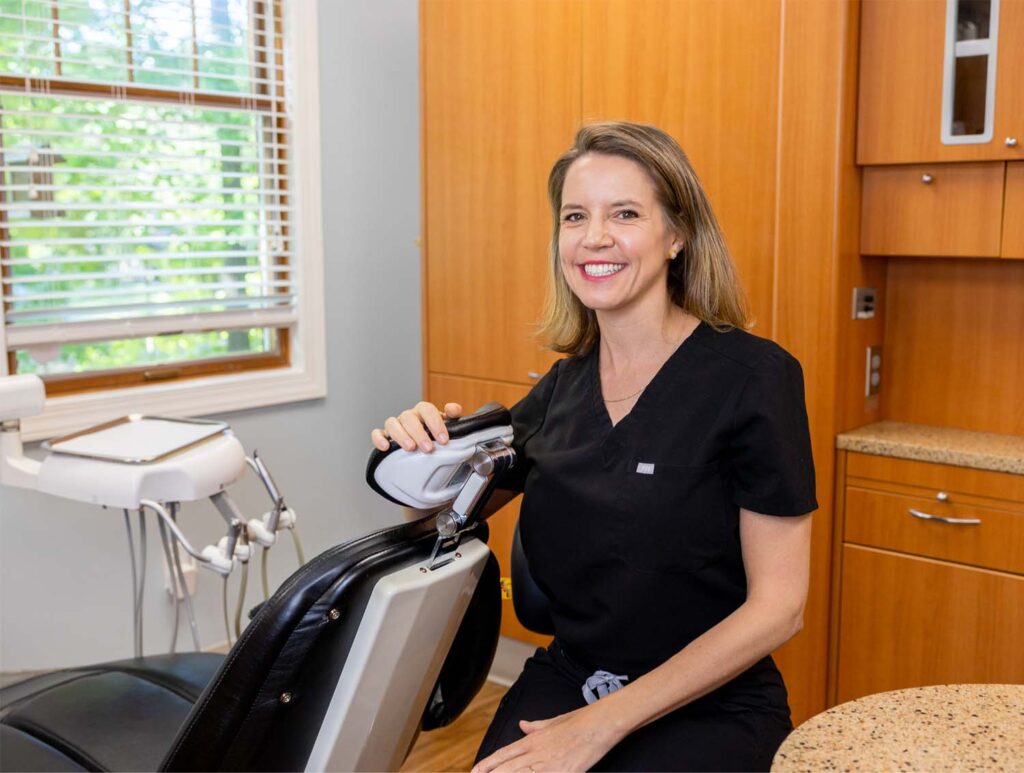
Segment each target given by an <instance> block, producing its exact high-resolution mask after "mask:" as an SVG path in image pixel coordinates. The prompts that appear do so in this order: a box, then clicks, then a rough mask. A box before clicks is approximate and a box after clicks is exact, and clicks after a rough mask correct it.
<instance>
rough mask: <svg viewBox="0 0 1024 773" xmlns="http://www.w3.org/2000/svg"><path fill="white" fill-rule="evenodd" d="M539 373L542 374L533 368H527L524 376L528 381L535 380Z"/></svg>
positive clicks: (539, 375)
mask: <svg viewBox="0 0 1024 773" xmlns="http://www.w3.org/2000/svg"><path fill="white" fill-rule="evenodd" d="M541 375H543V374H541V373H538V372H537V371H535V370H528V371H526V377H527V378H529V379H530V381H536V380H537V379H539V378H540V377H541Z"/></svg>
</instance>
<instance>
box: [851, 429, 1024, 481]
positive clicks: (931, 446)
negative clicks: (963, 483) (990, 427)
mask: <svg viewBox="0 0 1024 773" xmlns="http://www.w3.org/2000/svg"><path fill="white" fill-rule="evenodd" d="M836 447H837V448H842V449H845V450H847V451H859V452H860V453H864V454H877V455H878V456H894V457H896V458H898V459H916V460H917V461H920V462H937V463H939V464H952V465H955V466H957V467H974V468H976V469H979V470H995V471H996V472H1012V473H1016V474H1018V475H1024V436H1022V435H997V434H996V433H994V432H971V431H969V430H965V429H952V428H950V427H930V426H927V425H925V424H904V423H902V422H898V421H879V422H876V423H875V424H868V425H867V426H864V427H859V428H858V429H854V430H850V431H849V432H843V433H842V434H840V435H837V436H836Z"/></svg>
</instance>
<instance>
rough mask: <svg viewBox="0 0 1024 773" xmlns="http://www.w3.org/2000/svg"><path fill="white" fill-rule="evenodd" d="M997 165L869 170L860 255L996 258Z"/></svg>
mask: <svg viewBox="0 0 1024 773" xmlns="http://www.w3.org/2000/svg"><path fill="white" fill-rule="evenodd" d="M1003 167H1004V165H1003V164H998V163H981V164H930V165H928V164H922V165H913V166H883V167H869V168H867V169H865V170H864V179H863V182H864V185H863V188H862V189H861V195H862V205H861V237H860V251H861V254H862V255H933V256H947V257H978V258H983V257H989V258H994V257H998V256H999V242H1000V226H1001V223H1002V211H1003V171H1004V170H1003Z"/></svg>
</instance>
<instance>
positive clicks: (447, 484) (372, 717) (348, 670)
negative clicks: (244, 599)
mask: <svg viewBox="0 0 1024 773" xmlns="http://www.w3.org/2000/svg"><path fill="white" fill-rule="evenodd" d="M447 426H448V434H449V437H450V438H451V440H450V442H449V443H448V444H447V445H445V446H439V447H438V448H437V449H436V450H435V452H434V453H433V454H422V453H419V452H411V453H410V452H406V451H404V450H402V449H400V448H399V447H398V446H397V445H395V444H394V443H392V446H391V448H390V449H389V450H388V451H386V452H380V451H374V452H373V454H372V455H371V457H370V461H369V465H368V467H367V481H368V482H369V483H370V485H371V486H372V487H373V488H374V489H375V490H376V491H378V492H379V493H381V494H382V495H383V496H385V497H387V498H388V499H390V500H392V501H393V502H396V503H398V504H401V505H404V506H407V507H412V508H416V509H419V510H421V511H430V514H429V515H423V516H422V517H418V518H416V519H415V520H412V521H409V522H407V523H403V524H401V525H398V526H393V527H390V528H386V529H381V530H380V531H377V532H374V533H372V534H370V535H367V536H365V537H360V538H358V539H354V540H351V541H349V542H346V543H344V544H341V545H338V546H336V547H333V548H331V549H329V550H327V551H325V552H324V553H322V554H321V555H319V556H317V557H316V558H314V559H313V560H312V561H310V562H309V563H308V564H306V565H305V566H303V567H302V568H300V569H299V570H298V571H297V572H295V573H294V574H293V575H292V576H291V577H290V578H289V579H288V580H286V581H285V582H284V583H283V584H282V586H281V587H280V588H279V589H278V590H277V592H276V593H275V594H274V595H273V596H272V597H271V598H270V599H269V600H268V601H267V602H265V603H264V604H262V605H261V606H260V607H258V608H257V610H256V611H255V613H254V615H253V616H252V620H251V622H250V624H249V625H248V627H246V629H245V630H244V632H243V633H242V635H241V637H240V638H239V640H238V641H237V642H236V643H235V645H234V646H233V647H232V648H231V650H230V651H229V652H228V653H227V655H226V656H221V655H215V654H209V653H190V654H179V655H159V656H150V657H141V658H132V659H128V660H120V661H115V662H112V663H106V664H102V665H98V666H92V667H85V668H74V669H69V670H65V671H59V672H55V673H50V674H45V675H42V676H39V677H35V678H32V679H29V680H27V681H25V682H22V683H19V684H16V685H13V686H11V687H8V688H6V689H4V690H2V691H0V769H2V770H4V771H9V770H396V769H397V768H398V767H399V766H400V765H401V763H402V761H403V760H404V759H405V757H406V755H407V754H408V752H409V750H410V748H411V747H412V745H413V743H414V742H415V740H416V737H417V735H418V733H419V732H420V731H421V730H430V729H434V728H437V727H441V726H444V725H446V724H448V723H450V722H451V721H453V720H454V719H455V718H456V717H458V716H459V714H460V713H461V712H462V711H463V710H464V709H465V707H466V706H467V704H468V703H469V702H470V701H471V700H472V698H473V697H474V696H475V695H476V693H477V692H478V691H479V689H480V687H481V685H482V684H483V682H484V680H485V679H486V676H487V673H488V670H489V669H490V665H491V661H492V659H493V657H494V652H495V648H496V646H497V640H498V632H499V624H500V618H501V600H500V590H499V576H498V574H499V573H498V566H497V561H496V560H495V558H494V556H493V554H492V553H491V552H490V550H489V549H488V547H487V545H486V540H487V526H486V523H483V522H482V521H481V520H480V514H481V511H482V508H483V505H484V503H485V501H486V499H487V497H488V496H489V494H490V492H491V490H492V489H493V486H494V483H495V480H496V478H497V476H499V475H500V474H501V473H502V472H503V471H504V470H506V469H508V468H509V467H510V466H511V465H512V463H513V461H514V453H513V452H512V449H511V447H510V444H511V440H512V428H511V422H510V418H509V414H508V411H507V410H505V409H504V408H502V407H501V406H498V405H495V404H491V405H489V406H485V407H484V408H483V409H481V410H480V411H478V412H477V413H475V414H472V415H470V416H468V417H465V418H463V419H456V420H450V421H449V422H448V425H447Z"/></svg>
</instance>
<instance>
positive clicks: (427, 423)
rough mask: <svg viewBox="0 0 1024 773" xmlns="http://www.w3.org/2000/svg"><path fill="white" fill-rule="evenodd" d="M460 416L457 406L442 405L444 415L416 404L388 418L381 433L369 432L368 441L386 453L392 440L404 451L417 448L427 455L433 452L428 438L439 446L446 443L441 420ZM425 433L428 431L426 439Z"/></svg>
mask: <svg viewBox="0 0 1024 773" xmlns="http://www.w3.org/2000/svg"><path fill="white" fill-rule="evenodd" d="M461 415H462V406H461V405H459V404H458V403H445V406H444V412H441V411H439V410H438V409H437V406H436V405H434V404H433V403H428V402H419V403H416V405H415V406H414V407H413V408H410V409H409V410H407V411H402V412H401V413H400V414H398V416H390V417H388V420H387V421H385V422H384V429H374V430H373V431H372V432H370V440H371V441H372V442H373V445H374V446H375V447H376V448H379V449H380V450H381V451H387V450H388V448H390V442H389V440H394V441H395V442H396V443H398V445H400V446H401V447H402V448H404V449H405V450H406V451H415V450H416V447H417V446H419V448H420V450H422V451H425V452H427V453H429V452H430V451H432V450H434V444H433V443H432V442H431V440H430V436H431V435H433V436H434V437H435V438H436V439H437V442H438V443H440V444H441V445H444V444H445V443H447V442H448V431H447V430H446V429H445V426H444V420H445V419H457V418H459V417H460V416H461ZM427 430H430V434H429V435H428V434H427Z"/></svg>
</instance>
